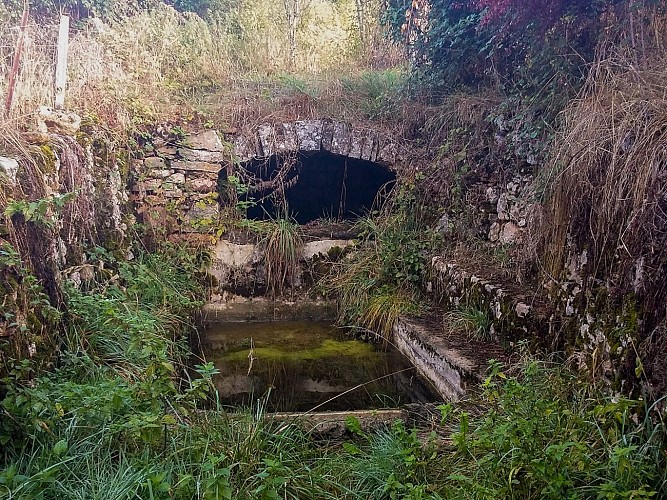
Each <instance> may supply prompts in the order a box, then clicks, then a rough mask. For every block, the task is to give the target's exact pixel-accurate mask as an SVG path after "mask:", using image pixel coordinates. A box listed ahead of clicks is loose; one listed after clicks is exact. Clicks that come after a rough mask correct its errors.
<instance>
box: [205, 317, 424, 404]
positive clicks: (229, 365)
mask: <svg viewBox="0 0 667 500" xmlns="http://www.w3.org/2000/svg"><path fill="white" fill-rule="evenodd" d="M202 347H203V351H204V355H205V357H206V359H207V360H208V361H212V362H213V363H214V364H215V366H216V368H218V370H220V375H217V376H216V377H215V384H216V387H217V389H218V394H219V395H220V399H221V401H222V403H223V404H225V405H229V406H239V405H242V406H250V405H254V404H256V402H257V400H258V399H259V398H262V397H267V401H266V406H267V410H268V411H307V410H311V409H313V408H315V407H317V410H318V411H325V410H359V409H375V408H389V407H397V406H400V405H402V404H405V403H412V402H426V401H435V400H436V397H435V395H434V394H433V392H432V391H431V390H430V389H429V387H428V385H427V384H426V383H425V382H424V381H423V380H422V379H421V378H419V377H418V376H417V374H416V371H415V369H414V368H413V367H412V365H411V364H410V363H409V361H408V360H407V359H405V358H404V357H403V356H402V355H401V354H400V353H398V352H397V351H395V350H392V349H389V350H387V351H383V350H382V349H380V348H379V347H378V346H375V345H373V344H369V343H366V342H363V341H361V340H356V339H353V338H351V337H349V336H347V335H346V334H345V332H344V331H342V330H340V329H338V328H335V327H333V326H332V325H331V324H329V323H318V322H284V323H222V324H216V325H213V326H212V327H211V328H209V329H207V330H206V331H205V332H204V334H203V335H202ZM357 386H360V387H357ZM319 405H321V406H319Z"/></svg>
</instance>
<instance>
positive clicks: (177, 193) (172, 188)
mask: <svg viewBox="0 0 667 500" xmlns="http://www.w3.org/2000/svg"><path fill="white" fill-rule="evenodd" d="M162 189H164V197H165V198H180V197H181V196H183V190H182V189H180V188H178V187H177V186H176V185H175V184H172V183H165V184H164V185H163V186H162Z"/></svg>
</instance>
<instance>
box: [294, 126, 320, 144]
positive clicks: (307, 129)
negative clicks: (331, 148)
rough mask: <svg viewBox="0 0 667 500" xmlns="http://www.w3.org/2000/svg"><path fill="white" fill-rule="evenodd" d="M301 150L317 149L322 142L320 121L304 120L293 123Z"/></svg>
mask: <svg viewBox="0 0 667 500" xmlns="http://www.w3.org/2000/svg"><path fill="white" fill-rule="evenodd" d="M294 128H295V129H296V135H297V137H298V140H299V149H300V150H301V151H319V150H320V145H321V144H322V121H321V120H305V121H298V122H295V123H294Z"/></svg>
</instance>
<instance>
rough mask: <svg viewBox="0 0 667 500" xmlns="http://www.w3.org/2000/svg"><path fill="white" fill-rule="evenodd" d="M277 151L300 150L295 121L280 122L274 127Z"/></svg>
mask: <svg viewBox="0 0 667 500" xmlns="http://www.w3.org/2000/svg"><path fill="white" fill-rule="evenodd" d="M273 133H274V137H275V143H274V147H275V150H276V152H284V151H298V150H299V141H298V138H297V135H296V128H295V127H294V124H293V123H280V124H278V125H276V126H275V127H274V128H273Z"/></svg>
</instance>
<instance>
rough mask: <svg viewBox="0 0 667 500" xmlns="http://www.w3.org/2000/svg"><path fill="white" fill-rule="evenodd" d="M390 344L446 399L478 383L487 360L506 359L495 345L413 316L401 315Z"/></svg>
mask: <svg viewBox="0 0 667 500" xmlns="http://www.w3.org/2000/svg"><path fill="white" fill-rule="evenodd" d="M392 343H393V344H394V345H395V346H396V348H397V349H398V350H399V351H400V352H401V353H403V355H405V356H406V357H407V358H408V359H409V360H410V361H411V362H412V364H413V365H414V366H415V367H416V368H417V371H418V372H419V373H420V374H421V375H422V376H423V377H424V378H426V379H427V380H429V381H430V382H431V383H432V384H433V386H434V387H435V388H436V389H437V391H438V392H439V393H440V395H441V396H442V397H443V398H444V399H445V400H448V401H457V400H459V399H461V398H463V397H464V396H465V395H466V392H467V391H468V390H469V389H470V388H471V387H473V386H475V385H477V384H478V383H479V382H480V381H481V380H482V379H483V377H484V373H485V371H486V369H487V367H488V362H489V360H491V359H498V360H500V361H502V360H503V359H505V358H506V355H505V352H504V350H503V349H502V347H501V346H500V345H498V344H495V343H481V342H475V341H472V340H470V339H468V338H467V337H466V336H465V335H461V334H459V335H455V334H447V333H445V332H444V328H443V326H442V325H438V324H437V323H429V322H427V321H424V320H420V319H414V318H400V319H399V320H398V321H397V322H396V324H395V325H394V329H393V338H392Z"/></svg>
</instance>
